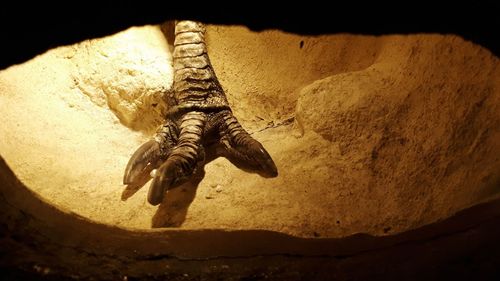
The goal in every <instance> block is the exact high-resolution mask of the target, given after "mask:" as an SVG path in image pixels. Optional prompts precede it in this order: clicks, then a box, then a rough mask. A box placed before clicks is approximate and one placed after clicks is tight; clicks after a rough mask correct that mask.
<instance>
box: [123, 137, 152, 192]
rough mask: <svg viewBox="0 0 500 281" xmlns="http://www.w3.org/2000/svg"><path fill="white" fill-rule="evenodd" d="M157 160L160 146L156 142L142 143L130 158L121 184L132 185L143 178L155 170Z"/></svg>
mask: <svg viewBox="0 0 500 281" xmlns="http://www.w3.org/2000/svg"><path fill="white" fill-rule="evenodd" d="M159 160H160V145H159V144H158V142H156V141H155V140H150V141H148V142H146V143H144V144H143V145H141V146H140V147H139V148H138V149H137V150H136V151H135V152H134V154H133V155H132V157H130V160H129V161H128V164H127V168H125V174H124V175H123V184H132V183H134V182H137V181H138V180H140V179H141V178H144V176H145V175H147V174H149V173H150V172H151V171H152V170H153V169H155V168H156V166H157V165H158V164H159Z"/></svg>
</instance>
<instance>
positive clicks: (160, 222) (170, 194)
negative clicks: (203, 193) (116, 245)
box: [151, 165, 205, 228]
mask: <svg viewBox="0 0 500 281" xmlns="http://www.w3.org/2000/svg"><path fill="white" fill-rule="evenodd" d="M204 167H205V166H204V165H203V167H202V168H201V169H200V170H199V171H198V172H195V174H194V175H193V177H192V178H191V180H189V181H188V182H186V183H185V184H182V185H180V186H178V187H176V188H173V189H171V190H168V191H167V192H166V193H165V196H164V197H163V201H162V202H161V204H160V206H159V207H158V209H157V210H156V213H155V214H154V216H153V219H152V222H151V227H153V228H159V227H179V226H181V225H182V224H183V223H184V221H185V220H186V215H187V211H188V209H189V206H190V205H191V203H192V202H193V200H194V198H195V196H196V190H197V189H198V185H199V184H200V182H201V180H202V179H203V178H204V177H205V169H204Z"/></svg>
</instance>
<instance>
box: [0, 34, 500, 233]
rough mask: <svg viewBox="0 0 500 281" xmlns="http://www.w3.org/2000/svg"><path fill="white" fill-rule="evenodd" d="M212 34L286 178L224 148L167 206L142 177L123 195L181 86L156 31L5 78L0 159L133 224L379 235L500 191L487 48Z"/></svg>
mask: <svg viewBox="0 0 500 281" xmlns="http://www.w3.org/2000/svg"><path fill="white" fill-rule="evenodd" d="M207 40H208V42H207V45H208V52H209V54H210V57H211V60H212V63H213V66H214V69H215V71H216V73H217V75H218V77H219V79H220V81H221V83H222V85H223V87H224V88H225V90H226V93H227V96H228V100H229V102H230V104H231V105H232V107H233V110H234V113H235V115H236V116H237V117H239V119H240V121H241V122H242V124H243V126H244V127H246V128H248V129H249V130H250V131H251V132H253V133H254V136H255V137H256V138H257V139H258V140H260V141H261V142H262V143H263V144H264V146H265V147H266V148H267V149H268V151H269V152H270V154H271V155H272V156H273V158H274V160H275V162H276V164H277V166H278V169H279V172H280V176H279V177H278V178H275V179H264V178H260V177H259V176H258V175H255V174H249V173H246V172H244V171H241V170H238V169H237V168H236V167H234V166H233V165H232V164H230V163H229V161H227V160H226V159H223V158H219V159H216V160H214V161H213V162H211V163H209V164H207V166H206V168H205V177H204V178H203V180H202V181H201V182H200V183H199V185H198V186H196V185H194V184H187V185H185V186H183V187H181V188H179V189H176V190H172V191H171V192H169V194H168V195H167V196H166V199H165V201H164V203H163V204H162V205H161V206H160V207H159V208H156V207H153V206H150V205H148V204H147V202H146V193H147V186H145V188H142V189H140V190H138V191H136V190H124V186H122V185H121V180H122V179H121V178H122V173H123V170H124V168H125V165H126V162H127V160H128V158H129V157H130V155H131V153H132V152H133V151H134V150H135V148H136V147H137V146H138V145H140V144H141V143H142V142H143V141H145V140H146V139H147V138H149V137H150V136H151V131H152V129H153V128H154V127H155V126H156V125H157V124H158V123H159V122H160V117H161V113H162V111H163V110H164V104H162V102H161V93H163V92H165V91H168V90H169V89H170V84H171V81H172V78H171V71H172V70H171V66H170V53H169V48H168V43H169V42H167V41H166V39H165V38H164V37H163V36H162V34H161V32H160V29H159V27H152V26H149V27H142V28H133V29H130V30H127V31H125V32H122V33H119V34H116V35H114V36H112V37H107V38H102V39H95V40H91V41H90V42H82V43H80V44H77V45H74V46H67V47H61V48H58V49H54V50H51V51H49V52H47V53H45V54H43V55H41V56H39V57H37V58H35V59H33V60H32V61H29V62H27V63H25V64H23V65H17V66H12V67H10V68H8V69H6V70H4V71H2V72H0V107H1V108H2V115H1V116H0V121H1V124H2V125H1V126H0V135H1V136H3V137H2V138H1V139H0V155H1V156H2V157H3V158H4V159H5V160H6V162H7V163H8V165H9V166H10V167H11V168H12V170H13V171H14V172H15V173H16V175H17V177H18V178H19V179H21V180H22V182H23V183H24V184H26V186H28V187H29V188H31V189H32V190H33V191H35V192H36V193H38V194H40V195H41V196H42V197H43V198H44V199H45V200H47V201H49V202H50V203H51V204H53V205H55V206H57V207H59V208H61V209H63V210H68V211H71V212H74V213H77V214H79V215H81V216H84V217H86V218H89V219H91V220H94V221H96V222H101V223H106V224H111V225H116V226H121V227H127V228H141V229H150V228H151V227H152V226H153V227H166V226H167V227H179V228H182V229H207V228H211V229H212V228H223V229H264V230H273V231H280V232H283V233H287V234H292V235H297V236H302V237H342V236H346V235H349V234H352V233H357V232H363V233H370V234H375V235H384V234H391V233H396V232H402V231H405V230H409V229H412V228H416V227H418V226H422V225H425V224H428V223H431V222H434V221H437V220H441V219H443V218H446V217H448V216H450V215H452V214H453V213H455V212H457V211H459V210H461V209H464V208H466V207H468V206H471V205H473V204H476V203H478V202H481V201H485V200H489V199H491V198H493V197H496V196H497V195H498V193H499V191H500V190H499V189H498V186H499V185H500V168H499V167H500V163H499V162H500V160H499V158H498V155H500V133H499V122H500V110H499V104H500V100H499V99H500V88H499V87H500V70H499V67H498V66H499V61H498V58H497V57H494V56H492V55H491V54H490V53H489V52H488V51H487V50H485V49H483V48H481V47H479V46H477V45H474V44H472V43H470V42H467V41H464V40H462V39H460V38H458V37H454V36H443V35H411V36H383V37H372V36H353V35H348V34H338V35H328V36H315V37H312V36H311V37H305V36H298V35H291V34H284V33H281V32H278V31H266V32H261V33H255V32H250V31H248V30H246V29H245V28H241V27H220V26H209V28H208V30H207ZM155 104H156V105H155ZM294 119H295V122H293V120H294ZM138 130H139V131H138ZM207 198H209V199H207ZM122 199H123V200H122Z"/></svg>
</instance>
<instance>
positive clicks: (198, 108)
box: [123, 21, 278, 205]
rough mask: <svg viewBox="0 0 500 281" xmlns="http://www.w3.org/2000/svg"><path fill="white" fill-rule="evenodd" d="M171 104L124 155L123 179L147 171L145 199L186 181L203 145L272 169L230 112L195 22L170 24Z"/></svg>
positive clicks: (271, 173) (136, 179)
mask: <svg viewBox="0 0 500 281" xmlns="http://www.w3.org/2000/svg"><path fill="white" fill-rule="evenodd" d="M175 33H176V39H175V43H174V53H173V58H174V70H175V71H174V84H173V96H172V97H167V101H168V103H169V104H170V105H171V107H172V108H171V110H170V112H169V113H168V114H167V117H166V118H165V122H164V124H163V125H162V126H161V127H160V128H159V129H158V131H157V133H156V136H155V137H154V138H153V139H152V140H150V141H148V142H146V143H144V144H143V145H142V146H140V147H139V148H138V149H137V150H136V151H135V153H134V154H133V155H132V157H131V158H130V160H129V162H128V164H127V167H126V169H125V174H124V177H123V183H124V184H126V185H134V184H138V183H140V182H141V181H143V180H144V178H147V177H148V175H150V176H151V177H152V178H153V180H152V182H151V185H150V188H149V192H148V201H149V203H150V204H152V205H158V204H160V203H161V202H162V201H163V197H164V195H165V192H166V191H168V190H169V189H172V188H174V187H177V186H179V185H181V184H183V183H185V182H186V181H188V180H189V179H190V178H191V177H192V176H193V174H195V172H196V169H199V168H200V167H203V165H204V163H205V151H207V149H209V150H210V151H215V152H216V156H225V157H227V158H228V159H230V160H232V162H236V163H243V164H245V166H246V167H248V169H250V170H253V171H256V172H258V173H259V174H261V175H262V176H264V177H276V176H277V175H278V170H277V168H276V165H275V164H274V162H273V160H272V158H271V156H270V155H269V153H268V152H267V151H266V150H265V149H264V147H263V146H262V144H260V143H259V142H258V141H257V140H255V139H254V138H252V137H251V136H250V135H249V134H248V133H247V132H246V131H245V130H244V129H243V128H242V127H241V125H240V124H239V122H238V121H237V120H236V118H235V117H234V116H233V114H232V112H231V109H230V108H229V105H228V103H227V100H226V97H225V93H224V91H223V90H222V87H221V86H220V84H219V81H218V80H217V77H216V76H215V73H214V71H213V69H212V66H211V64H210V60H209V58H208V55H207V54H206V47H205V41H204V27H203V25H202V24H200V23H196V22H191V21H182V22H178V23H177V24H176V29H175Z"/></svg>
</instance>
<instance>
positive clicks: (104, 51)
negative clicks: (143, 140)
mask: <svg viewBox="0 0 500 281" xmlns="http://www.w3.org/2000/svg"><path fill="white" fill-rule="evenodd" d="M169 43H170V44H172V43H173V42H167V40H166V39H165V36H164V35H163V33H162V32H161V30H160V29H159V28H158V27H157V26H146V27H141V28H137V27H132V28H130V29H128V30H127V31H124V32H120V33H118V34H116V35H114V36H111V37H109V38H107V39H106V40H102V39H92V40H87V41H84V42H81V43H79V44H76V45H74V46H71V47H68V49H67V50H66V57H67V58H68V59H69V60H70V61H71V62H72V65H73V69H72V70H71V76H72V79H73V81H74V83H75V86H76V87H78V89H79V90H80V91H81V92H82V93H83V94H85V95H86V96H88V97H89V98H90V100H91V101H92V102H94V103H95V104H96V105H98V106H100V107H104V108H109V109H111V111H112V112H113V113H114V114H115V115H116V116H117V117H118V119H119V120H120V121H121V123H122V124H124V125H125V126H128V127H130V128H132V129H135V130H146V131H151V130H152V129H154V128H155V127H156V126H157V125H158V124H160V123H161V119H162V116H163V115H162V113H163V112H164V111H165V103H164V102H163V99H162V96H163V95H164V93H166V92H167V91H169V90H170V87H171V85H172V82H173V72H172V67H171V66H170V65H171V64H172V56H171V53H170V51H169V45H168V44H169Z"/></svg>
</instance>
